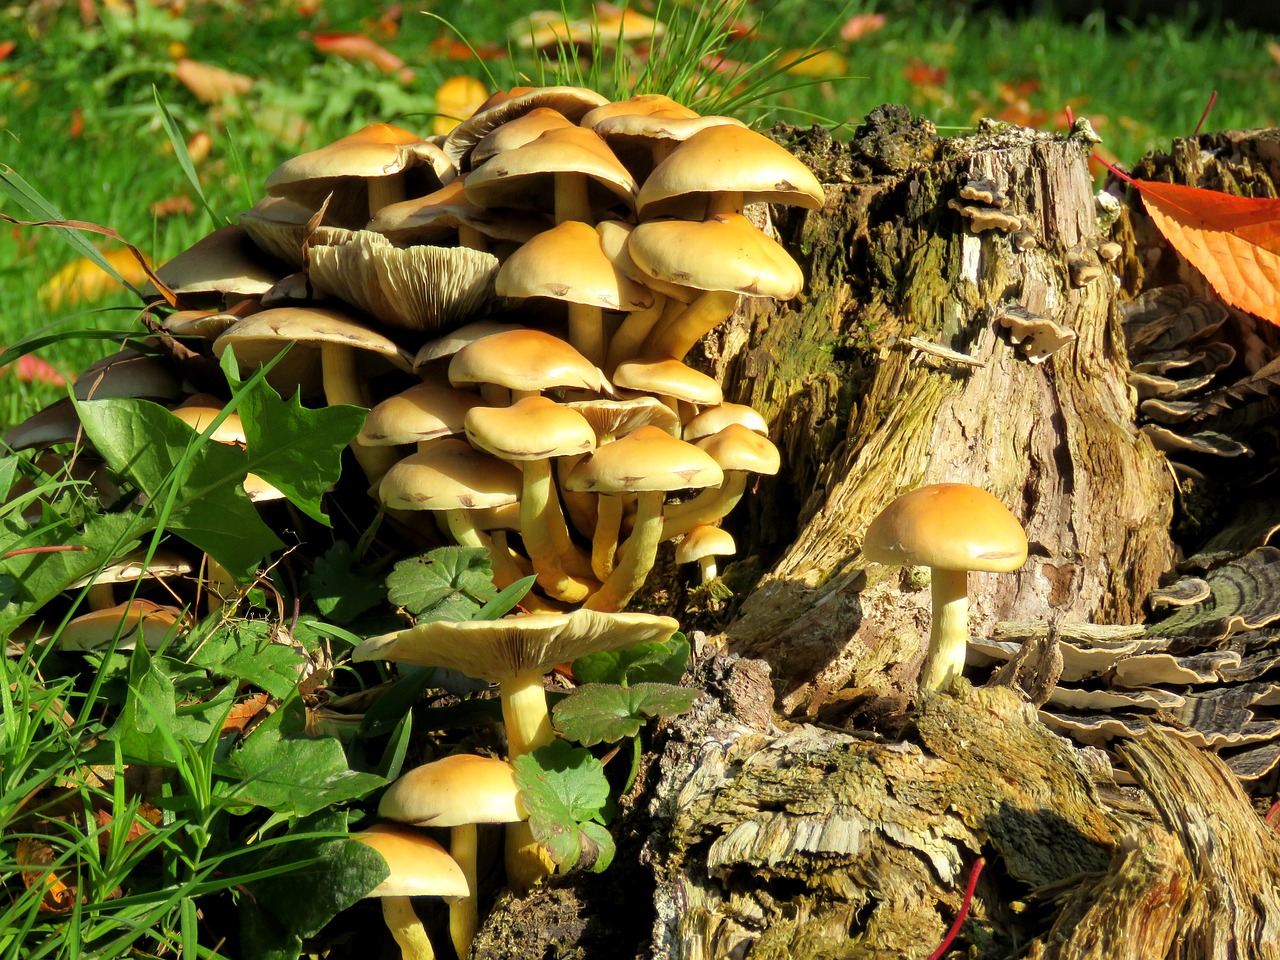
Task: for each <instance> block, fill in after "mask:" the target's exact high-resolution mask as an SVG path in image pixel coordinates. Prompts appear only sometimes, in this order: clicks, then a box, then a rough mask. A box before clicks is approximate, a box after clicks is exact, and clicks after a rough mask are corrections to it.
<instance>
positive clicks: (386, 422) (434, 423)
mask: <svg viewBox="0 0 1280 960" xmlns="http://www.w3.org/2000/svg"><path fill="white" fill-rule="evenodd" d="M481 402H482V401H481V400H480V398H479V397H478V396H477V395H476V394H474V393H468V392H466V391H465V390H458V389H455V388H454V387H447V386H442V385H440V384H436V383H419V384H417V385H416V386H412V387H410V388H409V389H408V390H404V391H402V392H400V393H397V394H395V395H394V396H391V397H388V398H387V399H386V400H383V401H382V402H381V403H379V404H377V405H376V406H374V408H373V409H372V410H370V411H369V415H368V416H367V417H365V420H364V426H363V427H361V428H360V433H359V435H357V437H356V440H358V441H359V442H360V443H363V444H365V445H366V446H394V445H396V444H402V443H422V442H423V441H426V440H435V439H438V438H440V437H447V436H450V435H453V434H459V433H462V431H463V428H464V423H465V419H464V418H465V417H466V415H467V411H468V410H470V409H471V408H472V407H474V406H476V405H477V404H479V403H481Z"/></svg>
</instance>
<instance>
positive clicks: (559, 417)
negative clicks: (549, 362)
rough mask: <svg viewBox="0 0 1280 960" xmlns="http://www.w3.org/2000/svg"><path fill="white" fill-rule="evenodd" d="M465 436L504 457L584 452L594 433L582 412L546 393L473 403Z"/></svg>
mask: <svg viewBox="0 0 1280 960" xmlns="http://www.w3.org/2000/svg"><path fill="white" fill-rule="evenodd" d="M466 431H467V439H469V440H470V441H471V443H472V445H473V446H475V447H478V448H479V449H481V450H484V451H486V452H488V453H491V454H493V455H494V456H495V457H499V458H501V459H503V460H514V461H521V460H546V459H549V458H551V457H567V456H573V455H574V454H579V453H587V452H589V451H591V450H592V449H594V448H595V445H596V434H595V431H594V430H592V429H591V424H589V423H588V422H587V421H586V419H585V418H584V417H583V416H582V414H580V413H578V412H577V411H576V410H573V409H571V408H570V407H567V406H563V405H561V404H559V403H556V402H555V401H554V400H549V399H548V398H546V397H541V396H539V397H525V398H523V399H521V400H517V401H516V402H515V403H513V404H511V406H509V407H479V406H478V407H474V408H473V409H471V410H469V411H467V414H466Z"/></svg>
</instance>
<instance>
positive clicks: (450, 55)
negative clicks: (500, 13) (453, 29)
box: [428, 36, 507, 60]
mask: <svg viewBox="0 0 1280 960" xmlns="http://www.w3.org/2000/svg"><path fill="white" fill-rule="evenodd" d="M428 50H429V51H430V53H431V58H432V59H433V60H501V59H502V58H503V57H505V56H506V55H507V51H506V50H504V49H502V48H501V47H498V46H495V45H493V44H486V43H472V44H471V45H470V46H468V45H467V44H465V43H463V42H462V41H461V40H455V39H454V38H453V37H448V36H440V37H436V38H435V39H434V40H432V41H431V45H430V47H428Z"/></svg>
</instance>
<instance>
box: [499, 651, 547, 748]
mask: <svg viewBox="0 0 1280 960" xmlns="http://www.w3.org/2000/svg"><path fill="white" fill-rule="evenodd" d="M498 694H499V696H501V698H502V723H503V726H505V727H506V728H507V756H508V757H509V758H510V759H512V760H515V758H516V757H519V756H523V755H524V754H526V753H532V752H533V751H534V750H537V749H538V748H539V747H545V746H546V745H547V744H549V743H550V742H551V741H552V740H554V739H555V733H554V732H552V730H551V714H550V713H549V712H548V711H547V694H546V692H545V691H544V690H543V688H542V673H541V672H540V671H537V670H531V671H526V672H524V673H517V674H515V675H514V676H511V677H506V678H504V679H503V680H502V681H501V682H500V683H499V684H498Z"/></svg>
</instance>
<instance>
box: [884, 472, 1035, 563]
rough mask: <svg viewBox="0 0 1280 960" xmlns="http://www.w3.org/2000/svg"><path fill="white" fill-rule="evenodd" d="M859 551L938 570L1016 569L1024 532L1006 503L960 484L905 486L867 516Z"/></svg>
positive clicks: (1022, 558)
mask: <svg viewBox="0 0 1280 960" xmlns="http://www.w3.org/2000/svg"><path fill="white" fill-rule="evenodd" d="M862 552H863V554H864V555H865V556H866V558H867V559H868V560H871V561H874V562H875V563H886V564H894V565H900V564H901V565H907V564H916V565H921V566H929V567H936V568H939V569H943V570H988V571H1009V570H1017V569H1018V568H1019V567H1021V566H1022V565H1023V563H1025V562H1026V559H1027V535H1026V534H1025V533H1024V532H1023V529H1022V524H1020V523H1019V522H1018V519H1017V518H1016V517H1015V516H1014V515H1013V514H1012V513H1010V512H1009V509H1008V507H1006V506H1005V505H1004V504H1003V503H1001V502H1000V501H999V500H998V499H996V498H995V497H993V496H992V495H991V494H989V493H987V492H986V491H985V490H981V489H979V488H978V487H972V486H969V485H968V484H966V483H936V484H931V485H930V486H925V487H919V488H918V489H915V490H911V491H908V492H907V493H904V494H903V495H902V496H900V497H898V499H896V500H894V501H893V502H892V503H891V504H889V506H887V507H885V509H884V510H882V511H881V512H880V514H879V515H878V516H877V517H876V518H875V519H874V520H873V521H871V525H870V526H869V527H868V528H867V532H866V535H865V536H864V538H863V543H862Z"/></svg>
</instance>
